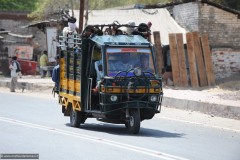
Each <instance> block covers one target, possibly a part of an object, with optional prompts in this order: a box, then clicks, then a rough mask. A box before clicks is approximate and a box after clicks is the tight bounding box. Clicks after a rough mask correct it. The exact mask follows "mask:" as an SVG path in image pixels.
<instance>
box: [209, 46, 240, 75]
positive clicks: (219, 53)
mask: <svg viewBox="0 0 240 160" xmlns="http://www.w3.org/2000/svg"><path fill="white" fill-rule="evenodd" d="M212 61H213V67H214V72H215V76H216V79H217V80H219V79H223V78H227V77H231V76H234V75H240V50H233V49H229V48H215V49H213V50H212Z"/></svg>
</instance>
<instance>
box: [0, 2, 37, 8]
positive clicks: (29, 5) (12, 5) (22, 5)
mask: <svg viewBox="0 0 240 160" xmlns="http://www.w3.org/2000/svg"><path fill="white" fill-rule="evenodd" d="M38 1H39V0H0V10H2V11H34V10H35V9H36V5H37V2H38Z"/></svg>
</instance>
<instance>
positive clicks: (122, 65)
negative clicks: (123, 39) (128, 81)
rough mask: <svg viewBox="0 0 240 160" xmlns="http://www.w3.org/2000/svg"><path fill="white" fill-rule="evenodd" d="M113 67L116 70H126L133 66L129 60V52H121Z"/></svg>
mask: <svg viewBox="0 0 240 160" xmlns="http://www.w3.org/2000/svg"><path fill="white" fill-rule="evenodd" d="M114 66H115V69H116V70H118V71H127V70H129V69H131V68H133V65H132V63H131V60H130V53H122V54H121V60H120V61H118V62H116V63H115V65H114Z"/></svg>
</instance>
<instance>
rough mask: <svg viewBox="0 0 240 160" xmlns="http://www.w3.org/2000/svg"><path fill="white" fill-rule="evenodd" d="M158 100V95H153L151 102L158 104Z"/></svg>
mask: <svg viewBox="0 0 240 160" xmlns="http://www.w3.org/2000/svg"><path fill="white" fill-rule="evenodd" d="M157 99H158V97H157V96H156V95H152V96H151V97H150V101H151V102H156V101H157Z"/></svg>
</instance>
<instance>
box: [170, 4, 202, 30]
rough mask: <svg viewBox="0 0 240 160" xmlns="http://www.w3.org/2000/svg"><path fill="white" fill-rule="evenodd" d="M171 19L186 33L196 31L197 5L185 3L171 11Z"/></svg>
mask: <svg viewBox="0 0 240 160" xmlns="http://www.w3.org/2000/svg"><path fill="white" fill-rule="evenodd" d="M171 12H172V15H173V18H174V19H175V20H176V21H177V22H178V24H179V25H180V26H182V27H183V28H185V29H186V30H187V31H198V17H199V7H198V4H197V3H185V4H179V5H176V6H174V7H173V8H172V9H171Z"/></svg>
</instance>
